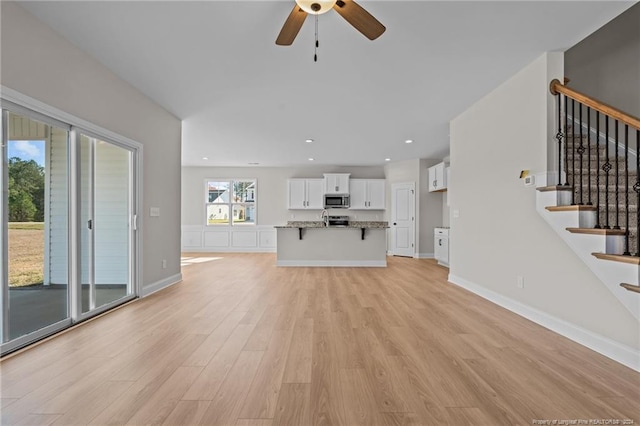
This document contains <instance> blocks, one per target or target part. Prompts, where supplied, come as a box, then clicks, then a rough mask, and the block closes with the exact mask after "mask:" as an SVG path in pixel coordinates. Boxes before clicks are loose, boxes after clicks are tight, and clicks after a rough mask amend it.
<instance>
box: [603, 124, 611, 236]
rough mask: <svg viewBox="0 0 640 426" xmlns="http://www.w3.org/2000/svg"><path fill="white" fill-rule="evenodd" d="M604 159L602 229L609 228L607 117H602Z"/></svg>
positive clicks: (609, 168)
mask: <svg viewBox="0 0 640 426" xmlns="http://www.w3.org/2000/svg"><path fill="white" fill-rule="evenodd" d="M604 157H605V162H604V164H603V165H602V170H603V171H604V221H605V222H604V227H605V229H610V227H609V170H611V163H610V162H609V116H607V115H605V116H604Z"/></svg>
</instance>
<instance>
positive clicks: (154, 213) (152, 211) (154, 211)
mask: <svg viewBox="0 0 640 426" xmlns="http://www.w3.org/2000/svg"><path fill="white" fill-rule="evenodd" d="M149 216H151V217H159V216H160V207H150V208H149Z"/></svg>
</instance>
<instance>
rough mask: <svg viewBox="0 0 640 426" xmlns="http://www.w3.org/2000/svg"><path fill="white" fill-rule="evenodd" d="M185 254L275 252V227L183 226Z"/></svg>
mask: <svg viewBox="0 0 640 426" xmlns="http://www.w3.org/2000/svg"><path fill="white" fill-rule="evenodd" d="M182 251H183V252H190V251H191V252H247V253H253V252H275V251H276V230H275V228H274V227H273V226H252V227H245V226H243V227H233V226H215V227H214V226H188V225H184V226H182Z"/></svg>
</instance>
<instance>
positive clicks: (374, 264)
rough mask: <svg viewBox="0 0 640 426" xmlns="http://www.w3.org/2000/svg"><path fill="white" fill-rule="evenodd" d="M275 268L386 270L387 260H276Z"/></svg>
mask: <svg viewBox="0 0 640 426" xmlns="http://www.w3.org/2000/svg"><path fill="white" fill-rule="evenodd" d="M276 265H277V266H285V267H292V266H309V267H350V268H354V267H356V268H358V267H360V268H386V266H387V260H386V259H385V260H278V261H277V262H276Z"/></svg>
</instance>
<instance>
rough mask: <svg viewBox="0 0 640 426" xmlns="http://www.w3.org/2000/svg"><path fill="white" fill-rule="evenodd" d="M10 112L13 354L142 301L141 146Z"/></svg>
mask: <svg viewBox="0 0 640 426" xmlns="http://www.w3.org/2000/svg"><path fill="white" fill-rule="evenodd" d="M2 107H3V109H2V129H1V130H2V159H1V161H0V177H1V178H2V181H1V183H2V185H1V186H2V199H1V200H0V201H1V202H0V218H1V227H2V244H1V245H0V276H1V277H2V287H1V291H0V301H1V302H2V303H1V308H2V310H1V314H2V315H1V316H0V319H1V320H2V324H1V326H0V345H1V346H0V348H1V353H2V354H4V353H8V352H10V351H12V350H15V349H17V348H19V347H22V346H24V345H26V344H28V343H30V342H32V341H35V340H38V339H40V338H42V337H44V336H47V335H49V334H51V333H54V332H56V331H58V330H61V329H63V328H65V327H68V326H70V325H72V324H74V323H76V322H79V321H82V320H84V319H87V318H89V317H91V316H93V315H96V314H98V313H100V312H103V311H105V310H107V309H110V308H112V307H114V306H116V305H118V304H120V303H123V302H125V301H127V300H130V299H132V298H134V297H135V296H136V280H137V273H136V271H137V235H136V234H137V231H136V215H135V213H136V211H137V205H138V202H139V201H138V194H137V191H136V189H137V173H138V168H137V161H138V155H139V151H138V150H139V148H138V147H136V146H129V145H127V143H126V142H122V141H116V140H111V139H110V138H107V137H104V136H100V135H99V134H97V133H92V132H91V131H85V130H83V129H80V128H75V127H73V126H71V125H69V124H65V123H64V122H59V121H57V120H56V119H54V118H52V117H49V116H47V115H43V114H40V113H38V112H35V111H31V110H29V109H26V108H22V107H21V106H19V105H14V104H10V103H8V102H4V101H3V103H2Z"/></svg>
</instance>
